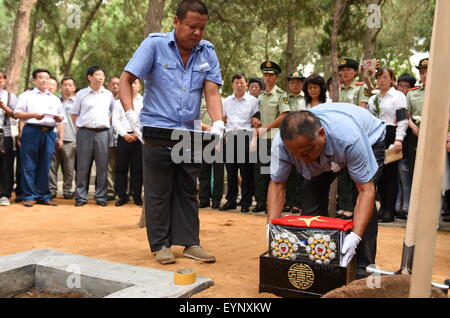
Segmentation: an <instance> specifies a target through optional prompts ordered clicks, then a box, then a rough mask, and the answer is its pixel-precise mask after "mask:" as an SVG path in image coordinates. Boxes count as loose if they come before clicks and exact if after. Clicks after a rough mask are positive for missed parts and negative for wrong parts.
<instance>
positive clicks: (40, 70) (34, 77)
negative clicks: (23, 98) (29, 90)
mask: <svg viewBox="0 0 450 318" xmlns="http://www.w3.org/2000/svg"><path fill="white" fill-rule="evenodd" d="M39 73H47V74H48V75H49V76H50V77H52V73H50V71H49V70H46V69H45V68H37V69H35V70H34V71H33V73H31V76H32V77H33V79H36V78H37V75H38V74H39Z"/></svg>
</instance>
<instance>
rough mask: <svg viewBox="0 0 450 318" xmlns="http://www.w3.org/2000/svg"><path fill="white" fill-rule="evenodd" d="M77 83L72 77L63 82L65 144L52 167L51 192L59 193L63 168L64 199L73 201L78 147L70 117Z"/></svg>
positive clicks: (74, 128) (62, 99)
mask: <svg viewBox="0 0 450 318" xmlns="http://www.w3.org/2000/svg"><path fill="white" fill-rule="evenodd" d="M75 91H76V85H75V81H74V79H73V78H71V77H64V78H63V79H62V80H61V94H62V96H61V98H60V100H61V102H62V104H63V107H64V114H65V116H66V119H65V120H64V122H63V123H64V144H63V147H62V148H57V149H56V151H55V153H54V155H53V159H52V164H51V167H50V192H51V194H52V196H53V197H56V193H57V191H58V169H59V167H60V166H61V168H62V169H61V170H62V173H63V196H64V199H73V180H74V177H75V158H76V149H77V148H76V147H77V143H76V141H77V139H76V138H77V137H76V135H77V127H76V126H75V123H74V122H73V121H72V118H71V117H70V111H71V110H72V107H73V105H74V104H75Z"/></svg>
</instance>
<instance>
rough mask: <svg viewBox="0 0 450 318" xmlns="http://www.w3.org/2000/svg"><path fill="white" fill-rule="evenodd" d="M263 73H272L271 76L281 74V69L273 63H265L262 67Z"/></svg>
mask: <svg viewBox="0 0 450 318" xmlns="http://www.w3.org/2000/svg"><path fill="white" fill-rule="evenodd" d="M260 69H261V72H262V73H263V74H264V73H270V74H280V73H281V67H280V66H279V65H278V64H277V63H275V62H272V61H265V62H263V63H262V64H261V66H260Z"/></svg>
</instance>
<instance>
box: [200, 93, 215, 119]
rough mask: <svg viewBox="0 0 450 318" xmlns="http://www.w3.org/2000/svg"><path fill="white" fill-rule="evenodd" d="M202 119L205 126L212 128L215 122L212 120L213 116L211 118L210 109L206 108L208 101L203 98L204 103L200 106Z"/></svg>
mask: <svg viewBox="0 0 450 318" xmlns="http://www.w3.org/2000/svg"><path fill="white" fill-rule="evenodd" d="M200 118H201V120H202V123H203V124H205V125H208V126H212V124H213V122H212V120H211V116H209V113H208V108H207V107H206V100H205V98H204V97H202V103H201V105H200Z"/></svg>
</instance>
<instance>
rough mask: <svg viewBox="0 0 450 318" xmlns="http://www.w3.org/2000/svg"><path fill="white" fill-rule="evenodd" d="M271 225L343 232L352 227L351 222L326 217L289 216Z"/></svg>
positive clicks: (275, 220) (273, 221) (274, 221)
mask: <svg viewBox="0 0 450 318" xmlns="http://www.w3.org/2000/svg"><path fill="white" fill-rule="evenodd" d="M272 224H276V225H283V226H292V227H302V228H316V229H333V230H338V231H345V232H347V231H348V230H350V229H351V228H352V227H353V222H352V221H348V220H342V219H336V218H329V217H326V216H295V215H289V216H285V217H282V218H278V219H274V220H272Z"/></svg>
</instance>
